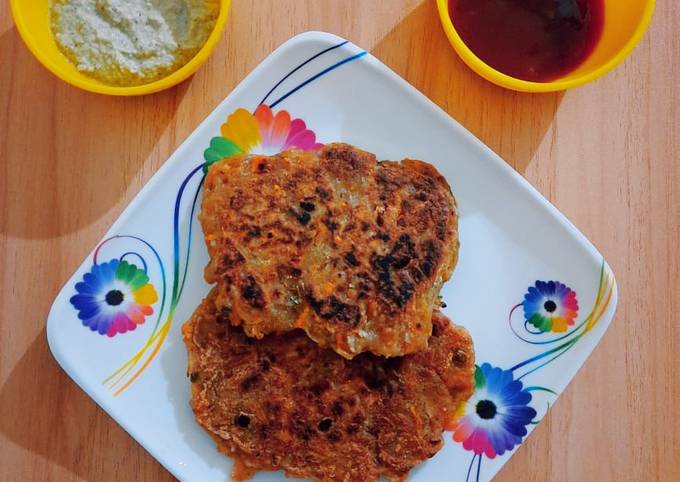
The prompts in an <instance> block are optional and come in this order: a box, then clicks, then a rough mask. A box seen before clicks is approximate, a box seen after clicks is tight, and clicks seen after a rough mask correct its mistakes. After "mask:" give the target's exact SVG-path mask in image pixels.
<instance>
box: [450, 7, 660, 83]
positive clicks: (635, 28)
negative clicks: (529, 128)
mask: <svg viewBox="0 0 680 482" xmlns="http://www.w3.org/2000/svg"><path fill="white" fill-rule="evenodd" d="M654 3H655V0H626V1H624V0H604V4H605V8H604V28H603V30H602V38H601V39H600V41H599V42H598V43H597V46H596V47H595V50H594V51H593V53H591V54H590V56H589V57H588V58H587V59H586V61H585V62H584V63H583V64H582V65H581V66H580V67H578V68H577V69H576V70H574V71H573V72H571V73H569V74H568V75H566V76H564V77H562V78H559V79H557V80H554V81H552V82H529V81H527V80H521V79H517V78H515V77H511V76H509V75H507V74H504V73H503V72H499V71H498V70H496V69H494V68H493V67H491V66H489V65H488V64H486V63H485V62H484V61H483V60H481V59H480V58H479V57H477V56H476V55H475V54H474V53H473V52H472V50H470V48H469V47H468V46H467V45H466V44H465V42H463V39H461V38H460V35H458V32H456V29H455V28H454V26H453V22H452V21H451V17H450V16H449V1H448V0H437V8H438V9H439V19H440V20H441V22H442V25H443V26H444V31H445V32H446V36H447V37H448V38H449V42H451V45H452V46H453V48H454V49H455V50H456V52H458V55H460V57H461V58H462V59H463V61H464V62H465V63H466V64H467V65H468V66H469V67H470V68H471V69H472V70H474V71H475V72H477V73H478V74H479V75H481V76H482V77H484V78H485V79H487V80H489V81H490V82H493V83H494V84H496V85H500V86H501V87H505V88H507V89H512V90H519V91H521V92H554V91H559V90H565V89H570V88H572V87H577V86H579V85H583V84H585V83H586V82H590V81H591V80H595V79H597V78H598V77H601V76H603V75H604V74H606V73H607V72H609V71H610V70H612V69H613V68H614V67H616V66H617V65H618V64H619V63H621V62H622V61H623V59H625V58H626V56H628V54H630V53H631V52H632V50H633V48H635V46H636V45H637V44H638V42H639V41H640V39H641V38H642V36H643V35H644V33H645V31H646V30H647V27H648V26H649V22H650V20H651V18H652V13H653V12H654Z"/></svg>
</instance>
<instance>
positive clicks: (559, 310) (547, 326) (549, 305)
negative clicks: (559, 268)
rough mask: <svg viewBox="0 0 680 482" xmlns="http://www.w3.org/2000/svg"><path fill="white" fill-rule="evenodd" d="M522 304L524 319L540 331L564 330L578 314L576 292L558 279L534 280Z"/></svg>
mask: <svg viewBox="0 0 680 482" xmlns="http://www.w3.org/2000/svg"><path fill="white" fill-rule="evenodd" d="M522 304H523V305H524V318H525V319H526V321H527V322H529V323H531V324H532V325H534V327H536V328H537V329H538V330H540V331H541V332H542V333H545V332H548V331H553V332H558V333H559V332H565V331H567V328H568V327H569V326H572V325H573V324H574V320H575V319H576V316H577V315H578V301H577V300H576V293H575V292H574V291H572V290H571V289H570V288H569V287H568V286H567V285H565V284H563V283H560V282H559V281H547V282H546V281H536V284H535V285H534V286H530V287H529V291H528V292H527V293H526V294H525V295H524V302H523V303H522Z"/></svg>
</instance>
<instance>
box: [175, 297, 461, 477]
mask: <svg viewBox="0 0 680 482" xmlns="http://www.w3.org/2000/svg"><path fill="white" fill-rule="evenodd" d="M216 295H217V292H216V291H215V290H213V291H212V292H211V293H210V295H209V296H208V298H206V299H205V300H204V301H203V303H202V304H201V305H200V306H199V307H198V308H197V310H196V312H195V313H194V314H193V316H192V318H191V319H190V320H189V321H188V322H187V323H186V324H185V325H184V327H183V328H182V333H183V336H184V341H185V343H186V346H187V350H188V353H189V369H188V374H189V378H190V380H191V387H192V399H191V406H192V408H193V410H194V413H195V416H196V420H197V421H198V423H199V424H200V425H201V426H202V427H203V428H204V429H205V430H207V431H208V433H209V434H210V435H211V436H212V438H213V439H214V440H215V441H216V442H217V446H218V449H219V450H220V451H221V452H223V453H224V454H226V455H228V456H230V457H233V458H234V459H235V460H236V465H235V469H234V474H233V476H234V478H235V479H236V480H243V479H245V478H248V477H249V476H251V475H252V474H254V473H255V472H256V471H258V470H284V471H285V473H286V475H288V476H291V477H302V478H310V479H314V480H319V481H343V482H359V481H362V482H364V481H373V480H378V478H379V477H380V476H384V477H386V478H387V479H388V480H393V481H396V480H403V479H404V478H405V477H406V475H407V474H408V472H409V470H410V469H411V468H412V467H413V466H415V465H416V464H418V463H420V462H422V461H423V460H425V459H427V458H428V457H432V456H433V455H435V454H436V453H437V451H439V449H440V448H441V447H442V431H443V430H444V427H445V426H446V424H447V423H448V422H450V421H451V420H452V418H453V416H454V413H455V410H456V408H457V407H458V405H459V404H460V403H461V402H463V401H465V400H467V398H468V397H469V396H470V394H471V393H472V390H473V377H474V353H473V349H472V341H471V339H470V337H469V335H468V333H467V332H466V331H465V330H464V329H462V328H458V327H455V326H454V325H452V324H451V323H450V322H449V320H448V319H447V318H446V317H445V316H443V315H442V314H441V313H439V312H435V314H434V316H433V318H432V321H433V331H432V335H431V337H430V339H429V344H428V347H427V348H426V349H425V350H423V351H420V352H418V353H415V354H412V355H407V356H404V357H398V358H384V357H380V356H376V355H373V354H370V353H364V354H362V355H358V356H357V357H355V358H354V359H353V360H347V359H345V358H343V357H341V356H339V355H338V354H336V353H335V352H334V351H332V350H330V349H327V348H321V347H319V346H318V345H317V344H316V343H314V342H313V341H312V340H310V339H309V337H307V336H306V335H305V333H304V332H303V331H302V330H295V331H289V332H287V333H284V334H278V335H276V334H273V335H267V336H265V337H264V338H262V339H261V340H256V339H254V338H251V337H248V336H246V335H245V334H244V333H243V330H242V329H241V328H238V327H233V326H231V324H230V323H229V316H228V314H227V313H224V312H221V311H218V309H217V308H216V306H215V300H216Z"/></svg>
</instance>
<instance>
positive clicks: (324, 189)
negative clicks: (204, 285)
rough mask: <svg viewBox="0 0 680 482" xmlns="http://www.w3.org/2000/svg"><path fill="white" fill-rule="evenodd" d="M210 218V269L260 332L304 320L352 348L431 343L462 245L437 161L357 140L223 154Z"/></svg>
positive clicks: (221, 302)
mask: <svg viewBox="0 0 680 482" xmlns="http://www.w3.org/2000/svg"><path fill="white" fill-rule="evenodd" d="M200 219H201V223H202V225H203V231H204V233H205V239H206V244H207V246H208V251H209V254H210V258H211V261H210V263H209V265H208V266H207V268H206V271H205V278H206V280H207V281H208V282H209V283H217V300H216V303H217V305H218V307H219V308H220V309H223V312H224V313H225V314H228V318H229V321H230V322H231V323H232V324H233V325H239V326H242V327H243V330H244V331H245V333H246V334H247V335H248V336H252V337H256V338H261V337H263V336H264V335H266V334H269V333H282V332H286V331H290V330H294V329H296V328H301V329H303V330H305V331H306V332H307V334H308V335H309V337H310V338H312V339H313V340H314V341H316V342H317V343H319V344H320V345H322V346H325V347H330V348H332V349H333V350H335V351H336V352H337V353H339V354H340V355H342V356H344V357H346V358H350V359H351V358H352V357H354V356H356V355H358V354H360V353H362V352H366V351H369V352H372V353H375V354H379V355H385V356H398V355H404V354H407V353H413V352H416V351H418V350H422V349H425V347H426V345H427V340H428V338H429V337H430V334H431V331H432V325H431V317H432V312H433V309H434V308H435V304H436V302H437V296H438V294H439V290H440V288H441V286H442V283H443V282H444V281H446V280H447V279H448V278H449V277H450V276H451V273H452V271H453V268H454V266H455V264H456V261H457V257H458V233H457V224H458V218H457V213H456V204H455V200H454V198H453V195H452V194H451V189H450V187H449V185H448V184H447V182H446V180H445V179H444V178H443V177H442V176H441V175H440V174H439V173H438V172H437V170H436V169H435V168H434V167H432V166H431V165H429V164H427V163H425V162H422V161H416V160H403V161H401V162H391V161H377V160H376V158H375V156H374V155H373V154H370V153H368V152H365V151H362V150H359V149H357V148H355V147H352V146H350V145H347V144H328V145H326V146H325V147H324V148H322V149H320V150H318V151H311V152H302V151H296V150H291V151H286V152H283V153H281V154H278V155H275V156H271V157H266V156H257V155H244V156H236V157H232V158H227V159H224V160H222V161H219V162H218V163H216V164H214V165H213V166H212V167H211V168H210V170H209V172H208V175H207V178H206V180H205V192H204V197H203V204H202V211H201V214H200Z"/></svg>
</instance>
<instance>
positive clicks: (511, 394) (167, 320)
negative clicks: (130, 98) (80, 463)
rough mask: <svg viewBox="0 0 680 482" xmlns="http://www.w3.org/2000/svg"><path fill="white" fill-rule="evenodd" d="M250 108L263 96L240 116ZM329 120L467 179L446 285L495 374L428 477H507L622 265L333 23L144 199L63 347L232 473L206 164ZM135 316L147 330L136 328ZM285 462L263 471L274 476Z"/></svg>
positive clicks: (65, 295)
mask: <svg viewBox="0 0 680 482" xmlns="http://www.w3.org/2000/svg"><path fill="white" fill-rule="evenodd" d="M260 103H264V105H265V107H262V108H261V113H263V114H266V113H267V112H268V109H267V107H266V106H267V105H268V106H270V107H271V110H272V111H273V112H274V114H277V113H279V112H280V111H284V110H285V111H287V112H288V113H290V116H291V118H292V119H303V120H304V123H306V127H305V126H304V125H303V124H302V123H301V121H300V120H293V121H292V122H290V119H288V118H287V117H286V114H279V115H280V117H279V120H283V121H284V122H283V126H284V128H285V129H284V133H283V136H281V137H280V138H279V139H275V138H273V137H272V138H268V139H267V138H266V137H267V136H266V135H265V136H262V135H258V132H265V131H266V132H269V130H268V127H267V122H266V119H265V120H262V119H264V117H266V116H259V117H257V118H256V117H255V116H253V115H252V114H251V113H253V112H254V111H255V109H256V108H257V107H258V106H259V105H260ZM238 109H245V110H240V111H239V112H238V113H237V114H236V115H234V116H232V117H230V115H231V114H232V113H234V112H236V111H237V110H238ZM228 118H229V121H228V122H227V119H228ZM225 123H226V124H227V125H225V126H223V124H225ZM286 134H287V135H286ZM313 134H315V135H316V140H317V141H319V142H330V141H343V142H348V143H351V144H354V145H357V146H359V147H361V148H363V149H366V150H368V151H371V152H374V153H376V154H377V155H378V157H379V158H382V159H397V160H398V159H402V158H406V157H410V158H415V159H423V160H426V161H428V162H431V163H432V164H434V165H435V166H436V167H437V168H438V169H439V171H440V172H441V173H442V174H443V175H444V176H445V177H446V178H447V179H448V181H449V183H450V184H451V187H452V189H453V192H454V194H455V196H456V198H457V200H458V204H459V208H460V242H461V250H460V261H459V263H458V266H457V268H456V270H455V273H454V275H453V278H452V279H451V280H450V281H449V282H448V283H447V284H446V285H445V286H444V289H443V291H442V295H443V298H444V300H445V302H446V303H447V304H448V307H447V308H446V309H445V312H446V314H447V315H449V316H450V317H451V318H452V319H453V320H455V321H456V322H457V323H459V324H462V325H464V326H465V327H467V328H468V330H469V331H470V332H471V334H472V337H473V339H474V342H475V350H476V359H477V365H478V368H477V377H476V381H477V390H476V392H475V394H474V395H473V398H472V399H471V400H470V401H469V402H468V403H467V405H466V406H465V407H463V410H462V411H461V418H460V420H459V423H458V425H457V427H456V428H455V430H454V432H453V433H451V432H446V433H445V440H446V443H445V447H444V448H443V449H442V450H441V452H439V453H438V454H437V455H436V456H435V457H434V458H432V459H430V460H428V461H427V462H425V463H423V464H421V465H420V466H419V467H417V468H416V469H414V470H413V471H412V473H411V480H413V481H443V480H447V481H464V480H489V479H491V478H492V477H493V475H494V474H495V473H496V472H497V471H498V470H499V469H500V467H501V466H502V465H503V464H504V463H505V462H507V461H508V460H509V458H510V456H511V455H512V453H513V452H514V450H516V448H517V447H518V446H519V444H520V443H521V442H522V441H523V440H524V439H525V437H526V435H527V433H528V432H530V431H531V430H532V428H533V427H534V425H535V423H537V422H538V420H540V419H541V418H542V417H543V416H544V415H545V413H546V410H547V407H548V406H549V405H550V404H552V403H553V402H554V401H555V399H556V398H557V397H558V396H559V394H560V393H561V392H562V391H563V390H564V388H565V387H566V385H567V384H568V383H569V381H570V380H571V379H572V378H573V376H574V375H575V374H576V371H577V370H578V369H579V367H580V366H581V365H582V364H583V362H584V360H585V359H586V357H587V356H588V355H589V354H590V352H591V351H592V350H593V348H594V347H595V345H596V344H597V342H598V341H599V339H600V338H601V336H602V334H603V333H604V331H605V330H606V328H607V325H608V324H609V322H610V320H611V318H612V316H613V314H614V310H615V307H616V298H617V296H616V285H615V282H614V278H613V275H612V273H611V271H610V270H609V267H608V266H607V264H606V262H605V261H604V260H603V258H602V256H601V255H600V254H599V253H598V252H597V250H596V249H595V248H594V247H593V246H592V245H591V244H590V242H588V240H587V239H586V238H585V237H584V236H583V235H582V234H581V233H580V232H579V231H578V230H577V229H576V228H575V227H574V226H573V225H572V224H571V223H570V222H569V221H567V219H565V217H564V216H563V215H562V214H560V213H559V212H558V211H557V209H555V208H554V207H553V206H552V205H551V204H550V203H548V202H547V201H546V200H545V199H544V198H543V197H542V196H541V195H540V194H539V193H538V192H537V191H536V190H535V189H534V188H533V187H531V186H530V185H529V184H528V183H527V182H526V181H525V180H524V179H523V178H522V177H521V176H520V175H519V174H517V173H516V172H515V171H514V170H512V169H511V168H510V167H509V166H508V165H507V164H506V163H505V162H503V161H502V160H501V159H500V158H499V157H498V156H496V155H495V154H494V153H493V152H491V151H490V150H489V149H488V148H487V147H485V146H484V145H483V144H482V143H481V142H480V141H479V140H477V139H476V138H475V137H473V136H472V135H471V134H470V133H469V132H467V131H466V130H465V129H464V128H463V127H461V126H460V125H459V124H458V123H456V122H455V121H454V120H452V119H451V118H450V117H449V116H448V115H447V114H446V113H444V112H443V111H442V110H441V109H439V108H438V107H437V106H436V105H434V104H433V103H432V102H430V101H429V100H428V99H427V98H425V97H424V96H423V95H422V94H420V93H419V92H417V91H416V90H415V89H414V88H413V87H411V86H410V85H408V84H407V83H406V82H405V81H404V80H402V79H401V78H399V77H398V76H397V75H396V74H394V73H393V72H392V71H390V70H389V69H388V68H387V67H385V66H384V65H383V64H381V63H380V62H379V61H378V60H376V59H375V58H374V57H372V56H371V55H369V54H367V53H366V52H365V51H363V50H362V49H360V48H359V47H357V46H355V45H353V44H351V43H349V42H347V41H344V40H343V39H340V38H338V37H336V36H333V35H330V34H325V33H318V32H309V33H305V34H302V35H299V36H297V37H294V38H293V39H291V40H289V41H288V42H286V43H285V44H284V45H283V46H281V47H280V48H279V49H277V50H276V51H275V52H274V53H272V54H271V55H270V56H269V57H268V58H267V59H266V60H265V61H264V62H262V64H260V65H259V66H258V67H257V68H256V69H255V70H254V71H253V72H252V73H251V74H250V75H249V76H248V77H247V78H246V79H245V80H244V81H243V82H242V83H241V84H240V85H239V86H238V87H237V88H236V89H235V90H234V91H233V92H232V93H231V94H230V95H229V96H228V97H227V98H226V99H225V100H224V101H223V102H222V103H221V104H220V105H219V106H218V107H217V108H216V109H215V110H214V111H213V112H212V113H211V114H210V115H209V116H208V117H207V119H206V120H205V121H204V122H203V123H202V124H201V125H200V126H199V127H198V128H197V129H196V130H195V131H194V132H193V134H191V136H189V138H188V139H187V140H186V141H185V142H184V143H183V144H182V145H181V146H180V147H179V149H177V151H176V152H175V153H174V154H173V155H172V156H171V157H170V159H169V160H168V161H167V162H166V163H165V165H164V166H163V167H162V168H161V169H159V171H158V173H156V175H155V176H154V177H153V178H152V179H151V180H150V181H149V183H148V184H147V185H146V186H145V187H144V188H143V189H142V191H141V192H140V193H139V194H138V195H137V197H136V198H135V199H134V200H133V201H132V203H130V205H129V206H128V208H127V209H126V210H125V212H124V213H123V214H122V215H121V216H120V218H119V219H118V220H117V221H116V223H115V224H114V225H113V226H112V227H111V229H110V230H109V232H108V233H107V234H106V236H105V237H104V239H103V240H102V241H101V243H100V244H99V245H98V246H97V247H96V248H95V249H94V250H93V252H92V254H91V256H89V257H88V258H87V259H86V260H85V261H84V262H83V264H82V265H81V266H80V268H79V269H78V271H76V273H75V274H74V275H73V277H72V278H71V279H70V280H69V281H68V282H67V283H66V285H65V287H64V288H63V289H62V291H61V292H60V293H59V295H58V296H57V298H56V300H55V302H54V305H53V306H52V309H51V311H50V314H49V319H48V324H47V332H48V339H49V344H50V347H51V349H52V352H53V353H54V356H55V358H56V359H57V361H58V362H59V363H60V364H61V366H62V367H63V368H64V370H66V372H67V373H68V374H69V375H70V376H71V377H72V378H73V379H74V380H75V381H76V382H77V383H78V384H79V385H80V386H81V387H82V388H83V390H85V391H86V392H87V393H88V394H89V395H90V396H91V397H92V398H94V399H95V400H96V402H97V403H98V404H99V405H101V406H102V408H104V410H106V411H107V412H108V413H109V414H110V415H111V416H112V417H113V418H114V419H115V420H116V421H117V422H118V423H119V424H120V425H121V426H123V428H125V430H127V431H128V432H129V433H130V435H132V436H133V437H134V438H135V439H137V440H138V441H139V443H141V444H142V445H143V446H144V447H145V448H146V449H147V450H148V451H149V452H150V453H151V454H152V455H153V456H154V457H155V458H156V459H158V460H159V461H160V462H161V463H162V464H163V465H164V466H165V467H166V468H167V469H168V470H169V471H170V472H172V473H173V474H174V475H175V476H177V477H178V478H179V479H182V480H200V481H209V480H216V481H222V480H225V479H228V478H229V474H230V471H231V466H232V462H231V460H230V459H228V458H226V457H224V456H222V455H220V454H218V452H217V451H216V449H215V444H214V443H213V441H212V440H211V439H210V438H209V437H208V435H207V434H206V433H204V431H203V430H202V429H201V428H200V427H199V426H198V425H197V424H196V423H195V422H194V417H193V414H192V412H191V409H190V408H189V395H190V386H189V380H188V379H187V377H186V353H185V349H184V344H183V343H182V339H181V334H180V326H181V324H182V323H183V322H184V321H185V320H186V319H187V318H188V317H189V316H190V314H191V313H192V311H193V309H194V308H195V307H196V306H197V304H198V303H199V301H200V300H201V299H202V297H203V296H204V295H205V294H206V293H207V292H208V286H207V285H206V284H205V282H204V281H203V278H202V271H203V267H204V266H205V264H206V262H207V259H208V257H207V252H206V249H205V246H204V242H203V239H202V235H201V232H200V228H199V227H198V226H197V223H196V215H197V201H200V187H201V183H202V176H203V171H202V169H201V167H202V165H203V163H204V162H205V161H204V156H205V158H206V159H208V160H210V159H213V158H215V157H219V156H220V155H223V154H224V153H225V152H227V151H229V149H230V148H234V146H235V145H238V146H240V149H241V150H245V151H257V152H265V153H269V152H272V151H274V152H275V151H278V150H282V148H283V147H285V146H286V145H298V146H300V147H305V146H309V145H312V144H313V143H314V142H315V141H314V138H313V137H312V135H313ZM222 136H224V137H222ZM258 137H260V138H262V139H260V141H258ZM284 138H285V139H284ZM210 146H211V147H210ZM209 147H210V149H208V148H209ZM115 291H119V292H120V293H114V292H115ZM121 293H122V294H123V295H124V296H123V300H124V301H123V302H121V300H120V294H121ZM107 294H108V295H109V296H108V297H107V296H106V295H107ZM76 295H77V296H76ZM130 300H132V301H130ZM128 325H130V326H135V327H136V329H134V330H129V331H127V332H123V331H124V330H125V329H126V327H127V326H128ZM91 327H94V328H96V329H97V330H95V331H93V330H91V329H88V328H91ZM98 331H101V332H102V334H100V333H99V332H98ZM107 335H114V336H107ZM562 355H564V356H562ZM283 478H284V477H283V475H282V474H281V473H260V474H258V476H257V477H256V480H258V481H263V480H283Z"/></svg>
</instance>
